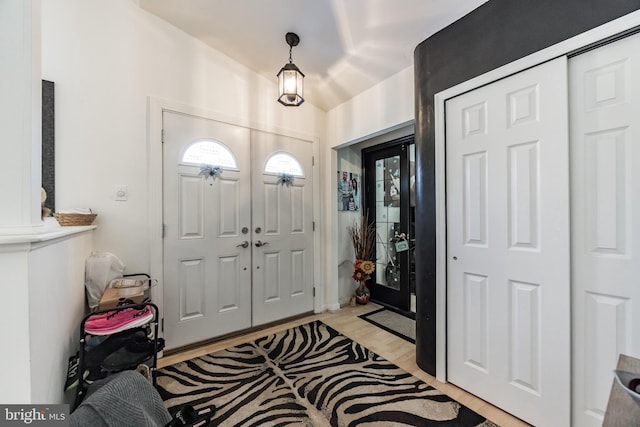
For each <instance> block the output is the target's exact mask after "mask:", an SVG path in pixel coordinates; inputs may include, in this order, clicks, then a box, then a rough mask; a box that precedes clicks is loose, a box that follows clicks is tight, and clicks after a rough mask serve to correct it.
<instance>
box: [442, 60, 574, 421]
mask: <svg viewBox="0 0 640 427" xmlns="http://www.w3.org/2000/svg"><path fill="white" fill-rule="evenodd" d="M567 114H568V113H567V69H566V59H565V58H560V59H557V60H554V61H551V62H548V63H545V64H542V65H540V66H538V67H535V68H533V69H530V70H527V71H524V72H522V73H519V74H517V75H514V76H511V77H508V78H505V79H503V80H500V81H497V82H495V83H493V84H491V85H488V86H484V87H481V88H479V89H476V90H474V91H472V92H469V93H466V94H463V95H460V96H458V97H456V98H453V99H451V100H449V101H447V103H446V167H447V170H446V180H447V186H446V191H447V378H448V380H449V381H450V382H452V383H454V384H456V385H458V386H460V387H461V388H463V389H466V390H468V391H470V392H471V393H473V394H475V395H477V396H479V397H481V398H483V399H485V400H487V401H489V402H491V403H493V404H494V405H497V406H499V407H501V408H503V409H505V410H506V411H508V412H511V413H512V414H514V415H516V416H518V417H520V418H522V419H524V420H526V421H528V422H530V423H532V424H534V425H538V426H567V425H569V422H570V404H571V402H570V314H569V313H570V307H569V303H570V289H569V288H570V286H569V262H570V260H569V258H570V255H569V172H568V170H567V165H568V163H569V158H568V156H569V154H568V129H567V126H568V125H567Z"/></svg>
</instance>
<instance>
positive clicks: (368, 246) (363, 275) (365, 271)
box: [349, 215, 376, 304]
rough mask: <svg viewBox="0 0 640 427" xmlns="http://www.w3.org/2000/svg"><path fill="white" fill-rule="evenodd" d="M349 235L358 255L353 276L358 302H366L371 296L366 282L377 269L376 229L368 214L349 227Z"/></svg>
mask: <svg viewBox="0 0 640 427" xmlns="http://www.w3.org/2000/svg"><path fill="white" fill-rule="evenodd" d="M349 235H350V236H351V243H352V244H353V252H354V255H355V257H356V261H355V262H354V263H353V276H352V277H353V280H355V281H356V290H355V298H356V302H357V303H358V304H366V303H368V302H369V298H370V296H371V292H370V291H369V289H368V288H367V285H366V282H367V280H368V279H370V278H371V274H373V272H374V271H375V270H376V264H375V262H374V261H373V257H374V254H375V253H374V249H375V243H376V229H375V226H374V224H373V223H372V222H371V223H370V222H369V217H368V215H363V216H362V217H360V221H359V222H355V223H354V224H353V225H351V226H350V227H349Z"/></svg>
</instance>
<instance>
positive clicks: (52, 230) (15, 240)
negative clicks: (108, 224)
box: [0, 225, 97, 245]
mask: <svg viewBox="0 0 640 427" xmlns="http://www.w3.org/2000/svg"><path fill="white" fill-rule="evenodd" d="M96 228H97V226H96V225H82V226H68V227H60V226H57V227H42V230H39V229H33V230H32V231H31V232H27V233H21V234H0V245H15V244H21V243H39V242H47V241H50V240H55V239H59V238H62V237H68V236H73V235H74V234H80V233H84V232H85V231H90V230H94V229H96Z"/></svg>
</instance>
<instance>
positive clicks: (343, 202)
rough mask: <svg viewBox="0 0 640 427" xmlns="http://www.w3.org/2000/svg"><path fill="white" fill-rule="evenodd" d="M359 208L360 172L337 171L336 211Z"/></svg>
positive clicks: (354, 210)
mask: <svg viewBox="0 0 640 427" xmlns="http://www.w3.org/2000/svg"><path fill="white" fill-rule="evenodd" d="M359 210H360V174H357V173H353V172H348V171H338V211H339V212H358V211H359Z"/></svg>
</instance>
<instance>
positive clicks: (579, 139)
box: [569, 35, 640, 427]
mask: <svg viewBox="0 0 640 427" xmlns="http://www.w3.org/2000/svg"><path fill="white" fill-rule="evenodd" d="M569 76H570V77H569V78H570V82H571V84H570V105H571V117H570V119H571V171H572V172H571V186H572V199H571V204H572V279H573V280H572V281H573V307H572V308H573V325H574V327H573V337H574V338H573V339H574V340H573V345H574V364H573V393H574V397H573V408H574V409H573V419H574V425H575V426H581V427H589V426H600V425H601V424H602V420H603V417H604V412H605V409H606V407H607V401H608V398H609V392H610V390H611V383H612V380H613V369H615V367H616V364H617V361H618V357H619V355H620V354H621V353H624V354H627V355H630V356H634V357H640V281H639V280H638V278H639V277H640V259H639V258H638V251H639V250H640V213H639V212H640V209H639V207H640V206H638V204H639V203H640V77H639V76H640V36H639V35H634V36H630V37H628V38H626V39H623V40H621V41H618V42H616V43H613V44H610V45H605V46H603V47H601V48H598V49H595V50H592V51H590V52H587V53H585V54H582V55H579V56H576V57H574V58H572V59H571V60H570V63H569Z"/></svg>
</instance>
